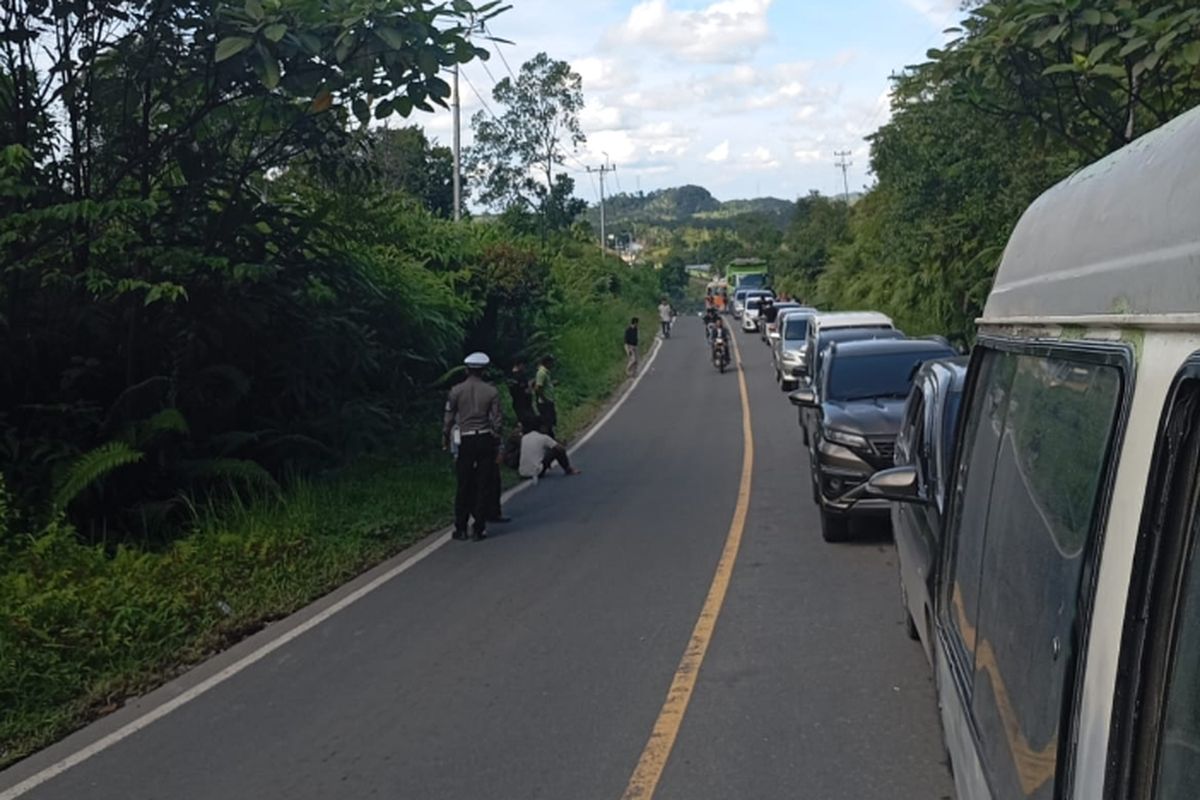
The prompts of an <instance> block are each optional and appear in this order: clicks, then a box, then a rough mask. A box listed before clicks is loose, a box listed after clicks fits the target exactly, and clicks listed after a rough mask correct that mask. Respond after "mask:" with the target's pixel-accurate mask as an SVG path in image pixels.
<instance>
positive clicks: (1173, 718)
mask: <svg viewBox="0 0 1200 800" xmlns="http://www.w3.org/2000/svg"><path fill="white" fill-rule="evenodd" d="M1198 523H1200V520H1196V519H1193V521H1192V537H1193V538H1192V540H1193V542H1194V541H1195V536H1196V528H1197V527H1198ZM1188 573H1189V574H1188V576H1187V578H1186V581H1187V583H1186V587H1187V588H1186V589H1185V590H1184V591H1185V595H1184V600H1183V608H1182V610H1181V612H1180V618H1179V628H1178V629H1177V631H1178V632H1177V636H1178V639H1177V643H1176V645H1175V653H1174V656H1173V660H1172V665H1171V673H1170V683H1169V685H1168V689H1167V707H1166V724H1165V725H1164V726H1163V732H1162V745H1161V746H1162V752H1161V755H1160V757H1159V758H1160V762H1159V773H1158V784H1157V786H1156V787H1155V792H1154V797H1155V800H1194V798H1195V797H1196V795H1197V792H1198V791H1200V561H1198V560H1197V558H1196V554H1195V550H1193V551H1192V557H1191V559H1190V562H1189V565H1188Z"/></svg>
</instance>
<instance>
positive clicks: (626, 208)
mask: <svg viewBox="0 0 1200 800" xmlns="http://www.w3.org/2000/svg"><path fill="white" fill-rule="evenodd" d="M795 207H796V204H795V203H792V202H791V201H789V200H780V199H778V198H775V197H760V198H757V199H753V200H730V201H728V202H724V203H722V202H721V201H720V200H717V199H716V198H715V197H713V196H712V193H711V192H709V191H708V190H707V189H705V188H704V187H703V186H690V185H689V186H677V187H675V188H672V189H659V190H657V191H653V192H639V193H638V194H617V195H613V196H612V197H610V198H608V200H607V203H606V207H605V215H606V217H607V221H608V224H609V226H610V227H613V228H616V227H622V226H625V225H630V224H632V225H634V226H653V227H661V228H676V227H681V226H689V227H697V228H707V227H713V228H717V227H725V226H726V225H728V224H730V223H731V222H732V221H733V220H735V219H737V218H739V217H745V216H748V215H758V216H761V217H764V218H766V219H767V220H768V221H769V222H770V223H772V224H774V225H777V226H778V227H779V228H781V229H782V228H783V227H785V226H786V225H787V222H788V220H789V219H790V218H791V215H792V212H793V211H794V209H795ZM584 217H585V219H587V221H588V222H590V223H591V224H592V225H593V226H596V227H598V226H599V225H600V207H599V206H598V205H593V206H591V207H589V208H588V210H587V211H586V212H585V214H584Z"/></svg>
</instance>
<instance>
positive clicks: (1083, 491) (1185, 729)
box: [735, 109, 1200, 800]
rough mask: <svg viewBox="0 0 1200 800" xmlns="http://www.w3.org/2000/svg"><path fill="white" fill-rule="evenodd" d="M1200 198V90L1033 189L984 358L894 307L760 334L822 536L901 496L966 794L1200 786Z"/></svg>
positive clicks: (1189, 791) (902, 521)
mask: <svg viewBox="0 0 1200 800" xmlns="http://www.w3.org/2000/svg"><path fill="white" fill-rule="evenodd" d="M1197 209H1200V109H1198V110H1194V111H1192V112H1189V113H1188V114H1185V115H1184V116H1182V117H1180V118H1179V119H1176V120H1175V121H1173V122H1171V123H1168V124H1167V125H1165V126H1163V127H1162V128H1160V129H1158V130H1157V131H1155V132H1153V133H1151V134H1149V135H1147V136H1145V137H1143V138H1142V139H1140V140H1138V141H1137V142H1135V143H1133V144H1132V145H1130V146H1128V147H1126V148H1125V149H1123V150H1121V151H1119V152H1117V153H1115V154H1113V155H1112V156H1110V157H1108V158H1106V159H1104V160H1103V161H1101V162H1099V163H1098V164H1095V165H1093V166H1091V167H1089V168H1086V169H1084V170H1081V171H1080V172H1078V173H1076V174H1075V175H1073V176H1072V177H1070V178H1068V179H1067V180H1065V181H1064V182H1062V183H1061V184H1059V185H1058V186H1056V187H1054V188H1053V189H1051V190H1050V191H1048V192H1047V193H1046V194H1045V195H1043V196H1042V197H1041V198H1040V199H1039V200H1038V201H1037V202H1036V203H1034V204H1033V205H1032V206H1031V207H1030V209H1029V210H1028V211H1027V212H1026V214H1025V215H1024V216H1023V218H1022V219H1021V221H1020V223H1019V224H1018V225H1017V227H1016V229H1015V231H1014V232H1013V235H1012V237H1011V239H1010V241H1009V244H1008V247H1007V249H1006V250H1005V254H1004V257H1003V260H1002V263H1001V264H1000V266H999V269H998V271H997V275H996V279H995V283H994V286H993V288H992V291H991V293H990V295H989V297H988V300H987V303H986V306H985V309H984V312H983V317H982V318H981V319H980V320H979V324H978V335H977V339H976V342H975V346H974V348H973V351H972V353H971V355H970V358H969V359H967V358H961V357H958V356H956V354H955V353H954V352H953V351H952V350H951V349H950V348H949V347H948V346H947V345H946V344H945V342H944V341H937V340H919V339H909V338H905V337H903V334H901V333H900V332H899V331H896V330H895V329H894V326H892V325H891V321H890V320H888V319H887V318H886V317H881V316H879V315H865V316H852V315H838V314H826V313H821V312H817V311H815V310H813V309H807V308H801V307H791V308H786V309H783V310H781V311H780V313H779V314H778V316H777V317H776V321H775V323H774V325H773V326H767V327H765V329H764V330H762V331H761V335H763V336H764V337H766V339H767V341H768V342H770V343H771V344H772V352H773V360H774V364H775V373H776V377H777V378H778V380H779V381H780V384H781V386H782V387H783V388H784V389H788V390H790V395H789V396H790V398H791V400H792V402H793V403H794V404H795V405H796V406H798V407H799V409H800V423H801V427H802V428H803V434H802V436H803V440H804V442H805V444H806V445H807V448H808V451H809V457H810V459H811V460H812V463H813V470H812V473H813V497H814V498H815V499H816V501H817V503H818V504H819V505H820V507H821V518H822V533H823V534H824V536H825V538H826V539H829V540H838V539H841V538H843V537H844V535H845V533H846V528H845V525H844V523H845V520H846V518H847V516H848V515H852V514H855V513H871V514H877V513H889V512H890V515H891V519H892V523H893V529H894V532H895V538H896V548H897V561H898V563H899V572H900V586H901V592H900V594H901V599H902V602H903V606H904V613H905V617H906V619H907V621H908V626H909V631H910V633H911V634H912V635H913V636H914V638H917V639H919V640H920V642H921V645H922V647H923V649H924V651H925V653H926V655H927V657H928V658H929V660H930V662H931V665H932V668H933V672H934V675H935V678H936V684H937V696H938V702H939V706H940V708H941V719H942V725H943V731H944V734H945V741H946V747H947V750H948V752H949V754H950V760H951V764H952V768H953V771H954V779H955V785H956V789H957V792H958V797H959V798H960V800H975V799H976V798H987V799H988V800H1000V799H1003V800H1008V799H1009V798H1038V799H1039V800H1050V799H1051V798H1054V799H1055V800H1057V799H1058V798H1072V799H1073V800H1102V799H1103V800H1134V799H1136V800H1180V799H1182V798H1189V799H1191V798H1196V797H1200V557H1198V555H1200V553H1198V548H1200V224H1198V223H1197V219H1198V217H1197ZM761 302H762V301H761V299H760V300H759V303H760V305H761ZM736 309H737V306H736V298H735V310H736ZM748 309H749V303H748V301H745V300H744V301H743V306H742V313H743V314H748V313H750V312H749V311H748ZM759 327H760V325H759V321H758V320H757V319H753V320H752V323H751V322H748V321H747V320H746V317H745V316H743V328H745V329H746V330H754V329H758V328H759Z"/></svg>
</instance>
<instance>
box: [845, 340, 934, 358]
mask: <svg viewBox="0 0 1200 800" xmlns="http://www.w3.org/2000/svg"><path fill="white" fill-rule="evenodd" d="M830 346H831V347H833V348H834V351H833V352H834V353H836V355H837V357H839V358H846V357H851V356H873V355H892V354H894V353H939V354H941V355H942V356H943V357H949V356H953V355H954V351H953V350H952V349H950V348H948V347H946V345H944V344H939V343H937V342H931V341H930V340H928V339H856V340H854V341H851V342H835V343H834V344H832V345H830Z"/></svg>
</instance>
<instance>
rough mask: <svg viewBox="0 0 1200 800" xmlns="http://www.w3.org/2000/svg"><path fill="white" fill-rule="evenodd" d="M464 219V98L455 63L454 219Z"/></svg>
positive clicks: (456, 220)
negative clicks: (460, 94)
mask: <svg viewBox="0 0 1200 800" xmlns="http://www.w3.org/2000/svg"><path fill="white" fill-rule="evenodd" d="M461 219H462V98H461V97H459V94H458V64H455V65H454V221H455V222H458V221H459V220H461Z"/></svg>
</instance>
